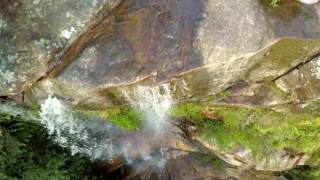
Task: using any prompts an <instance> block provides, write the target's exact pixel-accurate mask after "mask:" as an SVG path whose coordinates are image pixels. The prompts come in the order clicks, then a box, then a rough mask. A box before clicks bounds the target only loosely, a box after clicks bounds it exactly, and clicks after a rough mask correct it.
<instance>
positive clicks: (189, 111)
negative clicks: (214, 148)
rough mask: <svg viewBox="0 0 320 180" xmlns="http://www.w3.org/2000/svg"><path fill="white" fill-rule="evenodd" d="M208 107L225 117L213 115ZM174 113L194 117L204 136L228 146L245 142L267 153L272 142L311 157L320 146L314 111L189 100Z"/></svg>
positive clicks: (319, 126)
mask: <svg viewBox="0 0 320 180" xmlns="http://www.w3.org/2000/svg"><path fill="white" fill-rule="evenodd" d="M208 111H209V112H210V111H211V112H215V113H216V114H218V116H219V117H222V118H223V121H221V120H218V119H212V118H209V117H208V116H206V113H208ZM170 115H171V116H172V117H176V118H185V119H188V120H191V121H193V122H194V123H196V125H197V127H198V128H197V129H198V130H197V131H198V132H197V133H198V135H199V137H200V138H201V139H203V140H204V141H206V142H208V143H211V144H213V145H219V146H220V147H221V148H225V149H228V148H232V147H235V146H243V147H247V148H249V149H251V150H252V152H253V153H255V152H260V153H263V152H262V151H263V150H264V149H266V148H265V147H266V146H268V147H269V148H272V149H274V150H282V149H285V148H286V149H293V150H296V151H297V152H304V153H307V154H308V155H309V156H311V157H312V156H315V154H316V152H318V151H319V150H320V144H319V143H318V142H319V140H320V131H319V129H320V118H319V117H318V116H317V115H314V114H312V113H308V114H305V113H293V112H292V113H282V112H276V111H273V110H268V109H260V108H256V109H249V108H242V107H226V106H211V107H208V106H206V105H203V104H195V103H186V104H180V105H177V106H175V107H173V108H172V110H171V112H170Z"/></svg>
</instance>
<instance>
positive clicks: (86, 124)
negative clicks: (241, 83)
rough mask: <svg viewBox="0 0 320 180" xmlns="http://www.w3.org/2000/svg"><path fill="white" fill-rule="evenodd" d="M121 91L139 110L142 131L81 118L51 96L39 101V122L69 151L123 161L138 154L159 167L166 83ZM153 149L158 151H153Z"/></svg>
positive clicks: (166, 104) (166, 107) (168, 101)
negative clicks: (121, 129) (141, 118)
mask: <svg viewBox="0 0 320 180" xmlns="http://www.w3.org/2000/svg"><path fill="white" fill-rule="evenodd" d="M123 94H124V96H125V97H126V98H127V100H128V101H129V102H130V104H131V105H132V106H134V107H135V108H139V109H140V110H141V111H142V112H143V119H144V121H143V122H144V126H143V127H144V128H143V129H144V130H145V131H143V132H136V133H128V132H122V131H120V130H119V129H116V128H115V127H114V126H112V125H110V124H107V122H105V121H101V120H99V119H92V118H91V119H90V120H87V119H86V120H83V119H82V118H80V117H79V116H78V115H77V114H76V113H74V112H72V111H71V110H69V109H68V108H67V107H65V106H64V104H63V103H62V102H61V101H60V100H59V99H57V98H56V97H53V96H49V97H48V98H47V99H46V100H45V101H44V102H43V103H42V105H41V114H40V115H41V123H42V124H43V125H44V126H45V127H46V128H47V129H48V133H49V135H51V136H52V137H53V139H54V141H55V142H57V143H58V144H60V145H61V146H63V147H68V148H70V150H71V152H72V153H73V154H76V153H80V154H84V155H88V156H89V157H90V158H91V159H93V160H107V161H111V160H113V159H114V158H124V159H125V160H126V163H127V164H132V162H133V161H134V159H135V158H137V157H140V159H142V160H143V161H144V162H145V163H146V164H154V165H156V166H158V167H163V166H164V164H165V161H166V158H165V156H166V155H165V151H166V150H167V149H166V147H165V146H163V145H162V144H161V143H163V142H165V143H166V142H167V140H165V138H164V137H162V134H160V132H162V130H164V128H163V127H166V126H167V125H168V123H167V121H166V120H167V116H166V113H167V111H168V110H169V108H170V105H171V96H170V90H169V86H168V85H161V86H155V87H146V86H137V87H136V88H134V89H133V90H132V89H131V91H129V90H123ZM85 118H88V117H85ZM150 135H152V136H150ZM160 141H161V142H160ZM154 142H157V143H154ZM165 143H163V144H165ZM153 148H155V149H153ZM154 150H156V151H159V153H156V154H154V152H153V151H154ZM150 153H153V155H152V154H150Z"/></svg>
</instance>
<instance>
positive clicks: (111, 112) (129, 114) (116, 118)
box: [86, 107, 142, 130]
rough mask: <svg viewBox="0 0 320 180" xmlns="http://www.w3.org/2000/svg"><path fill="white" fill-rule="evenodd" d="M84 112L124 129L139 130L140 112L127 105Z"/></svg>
mask: <svg viewBox="0 0 320 180" xmlns="http://www.w3.org/2000/svg"><path fill="white" fill-rule="evenodd" d="M86 114H87V115H89V116H97V117H99V118H103V119H106V120H108V121H110V122H111V123H112V124H113V125H115V126H117V127H119V128H121V129H126V130H139V129H140V125H141V120H142V114H141V112H139V111H138V110H135V109H132V108H129V107H113V108H109V109H107V110H105V111H90V112H86Z"/></svg>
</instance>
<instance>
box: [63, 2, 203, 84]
mask: <svg viewBox="0 0 320 180" xmlns="http://www.w3.org/2000/svg"><path fill="white" fill-rule="evenodd" d="M202 6H203V4H202V2H200V1H199V2H198V1H191V0H182V1H169V0H165V1H156V0H148V1H146V0H135V1H133V0H127V1H125V2H123V3H122V4H121V6H120V7H119V8H117V9H116V10H115V12H114V13H113V14H112V15H111V16H109V17H108V19H106V22H105V23H103V24H101V25H100V27H98V28H97V31H99V34H98V37H97V38H96V39H93V40H91V42H90V43H89V44H88V45H86V46H85V48H84V50H83V51H82V52H81V53H80V54H79V57H77V58H76V59H74V60H73V61H72V62H71V64H70V65H69V66H68V67H66V68H65V70H64V71H63V72H62V73H61V74H59V75H58V79H59V80H62V81H65V82H69V81H70V80H72V81H73V80H76V81H77V82H80V83H84V84H88V85H93V86H99V85H105V84H119V83H126V82H133V81H136V80H138V79H140V78H141V77H145V76H147V75H149V74H151V73H156V74H158V77H161V78H165V77H168V76H169V75H173V74H176V73H178V72H181V71H184V70H188V69H190V68H192V67H196V66H200V65H201V64H202V62H201V59H200V57H199V56H200V55H199V54H197V52H196V51H195V49H193V44H192V41H193V36H194V34H195V32H196V28H195V26H196V23H197V22H198V21H199V20H200V19H201V18H202V8H203V7H202ZM100 29H103V30H102V31H100Z"/></svg>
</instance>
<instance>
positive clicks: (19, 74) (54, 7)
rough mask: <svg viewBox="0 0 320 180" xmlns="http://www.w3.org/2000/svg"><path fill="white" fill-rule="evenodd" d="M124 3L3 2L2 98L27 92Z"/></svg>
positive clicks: (72, 0) (0, 33) (0, 9)
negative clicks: (68, 50) (73, 45)
mask: <svg viewBox="0 0 320 180" xmlns="http://www.w3.org/2000/svg"><path fill="white" fill-rule="evenodd" d="M119 2H120V0H107V1H105V0H95V1H91V0H80V1H78V0H70V1H64V0H56V1H40V0H22V1H17V0H13V1H12V0H4V1H1V2H0V36H1V42H0V82H1V85H0V96H7V95H15V94H18V93H20V92H22V91H24V90H25V89H26V88H27V87H28V86H30V85H31V84H33V83H35V82H36V81H37V80H38V79H40V78H41V77H42V76H44V75H45V74H46V72H47V71H49V69H50V68H51V66H54V65H55V64H56V63H59V59H57V58H58V57H59V55H60V53H63V52H64V51H65V50H66V49H67V47H68V46H69V45H70V44H71V43H72V42H73V40H74V39H76V38H77V37H78V36H79V35H81V34H82V33H83V32H84V31H85V30H87V29H89V28H91V26H93V25H95V23H97V22H99V21H100V19H101V18H102V17H103V16H104V15H106V14H108V13H109V12H110V11H111V10H112V9H113V8H115V7H116V6H117V5H118V4H119Z"/></svg>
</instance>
